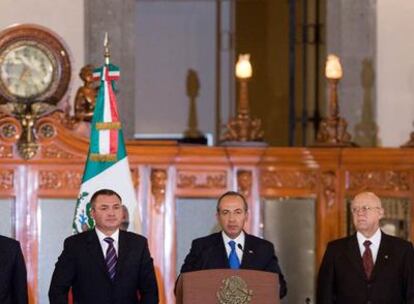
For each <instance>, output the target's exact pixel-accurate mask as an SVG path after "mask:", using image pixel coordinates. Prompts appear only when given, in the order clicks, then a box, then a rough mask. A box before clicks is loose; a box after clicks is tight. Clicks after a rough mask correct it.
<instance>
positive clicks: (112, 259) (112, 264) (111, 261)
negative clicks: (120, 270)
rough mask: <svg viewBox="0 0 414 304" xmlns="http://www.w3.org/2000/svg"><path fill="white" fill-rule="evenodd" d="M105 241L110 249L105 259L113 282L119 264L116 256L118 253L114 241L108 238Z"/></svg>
mask: <svg viewBox="0 0 414 304" xmlns="http://www.w3.org/2000/svg"><path fill="white" fill-rule="evenodd" d="M104 241H105V242H107V243H108V249H107V250H106V257H105V263H106V268H107V269H108V274H109V277H110V278H111V280H112V281H113V280H114V277H115V273H116V262H117V256H116V251H115V247H114V239H113V238H110V237H107V238H104Z"/></svg>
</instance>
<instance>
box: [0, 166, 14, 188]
mask: <svg viewBox="0 0 414 304" xmlns="http://www.w3.org/2000/svg"><path fill="white" fill-rule="evenodd" d="M13 180H14V170H13V169H2V170H0V190H11V189H13V187H14V182H13Z"/></svg>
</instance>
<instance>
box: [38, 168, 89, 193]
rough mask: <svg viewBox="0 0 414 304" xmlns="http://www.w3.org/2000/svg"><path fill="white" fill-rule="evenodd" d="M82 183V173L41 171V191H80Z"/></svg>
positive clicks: (73, 171)
mask: <svg viewBox="0 0 414 304" xmlns="http://www.w3.org/2000/svg"><path fill="white" fill-rule="evenodd" d="M81 181H82V172H81V171H77V170H76V171H75V170H67V171H66V170H65V171H55V170H41V171H39V189H42V190H59V189H79V188H80V185H81Z"/></svg>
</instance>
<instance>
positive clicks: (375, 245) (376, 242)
mask: <svg viewBox="0 0 414 304" xmlns="http://www.w3.org/2000/svg"><path fill="white" fill-rule="evenodd" d="M356 236H357V239H358V246H359V251H360V253H361V256H362V255H363V254H364V251H365V246H364V242H365V241H367V240H369V241H370V242H371V245H370V246H369V248H370V249H371V252H372V259H373V260H374V264H375V261H376V260H377V256H378V249H379V246H380V243H381V229H379V228H378V230H377V231H376V232H375V233H374V234H373V235H372V236H371V237H370V238H369V239H368V238H366V237H365V236H364V235H363V234H362V233H361V232H357V234H356Z"/></svg>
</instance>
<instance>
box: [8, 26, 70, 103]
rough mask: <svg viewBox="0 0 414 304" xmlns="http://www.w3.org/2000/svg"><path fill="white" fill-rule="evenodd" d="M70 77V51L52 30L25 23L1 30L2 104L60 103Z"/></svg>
mask: <svg viewBox="0 0 414 304" xmlns="http://www.w3.org/2000/svg"><path fill="white" fill-rule="evenodd" d="M70 78H71V65H70V59H69V55H68V52H67V50H66V49H65V47H64V45H63V44H62V42H61V41H60V39H59V38H58V37H56V36H55V35H54V34H52V33H51V32H50V31H47V30H46V29H44V28H42V27H40V26H35V25H26V24H25V25H17V26H12V27H9V28H7V29H5V30H4V31H2V32H0V103H2V104H4V103H9V102H13V103H24V104H33V103H37V102H42V103H48V104H52V105H56V104H57V103H58V102H59V101H60V100H61V98H62V97H63V95H64V94H65V93H66V91H67V89H68V85H69V82H70Z"/></svg>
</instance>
